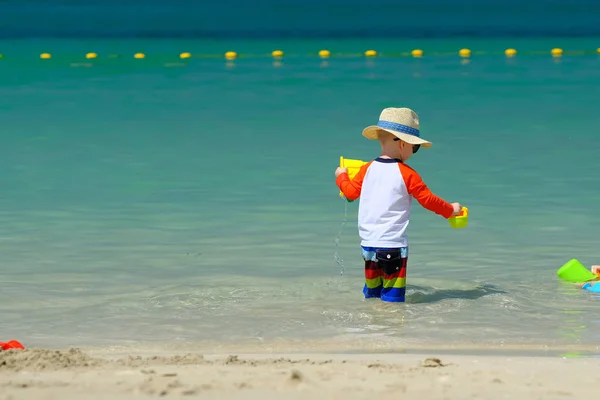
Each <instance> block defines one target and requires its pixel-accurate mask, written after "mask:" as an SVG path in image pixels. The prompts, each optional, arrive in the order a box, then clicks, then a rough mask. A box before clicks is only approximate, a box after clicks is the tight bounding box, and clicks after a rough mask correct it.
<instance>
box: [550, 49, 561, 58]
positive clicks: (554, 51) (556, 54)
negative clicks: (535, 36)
mask: <svg viewBox="0 0 600 400" xmlns="http://www.w3.org/2000/svg"><path fill="white" fill-rule="evenodd" d="M550 53H551V54H552V56H554V57H560V56H562V54H563V49H560V48H554V49H552V50H550Z"/></svg>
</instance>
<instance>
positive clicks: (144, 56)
mask: <svg viewBox="0 0 600 400" xmlns="http://www.w3.org/2000/svg"><path fill="white" fill-rule="evenodd" d="M133 58H138V59H142V58H146V55H145V54H144V53H135V54H134V55H133Z"/></svg>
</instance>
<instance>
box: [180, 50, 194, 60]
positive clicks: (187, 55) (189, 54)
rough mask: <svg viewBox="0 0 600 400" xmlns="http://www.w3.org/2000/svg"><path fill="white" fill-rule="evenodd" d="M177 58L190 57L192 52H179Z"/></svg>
mask: <svg viewBox="0 0 600 400" xmlns="http://www.w3.org/2000/svg"><path fill="white" fill-rule="evenodd" d="M179 58H181V59H186V58H192V54H191V53H188V52H185V53H181V54H180V55H179Z"/></svg>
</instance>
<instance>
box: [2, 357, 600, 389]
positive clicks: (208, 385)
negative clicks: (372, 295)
mask: <svg viewBox="0 0 600 400" xmlns="http://www.w3.org/2000/svg"><path fill="white" fill-rule="evenodd" d="M436 359H439V361H441V363H440V362H438V360H436ZM598 390H600V359H597V358H590V359H563V358H558V357H557V358H550V357H496V356H493V357H492V356H482V357H479V356H459V355H456V356H448V355H444V356H440V357H436V355H435V354H426V355H422V356H417V355H404V354H361V355H339V354H335V355H323V354H314V355H312V354H306V355H273V354H268V355H256V354H254V355H251V354H248V355H241V354H240V355H237V356H235V355H210V356H206V357H204V356H202V355H195V354H188V355H181V356H165V357H162V356H161V357H159V356H149V357H141V356H128V357H124V358H112V359H110V358H107V357H90V356H88V355H87V354H86V353H83V352H81V351H79V350H65V351H55V350H37V349H34V350H26V351H22V350H21V351H18V350H17V351H16V350H11V351H8V352H0V400H8V399H32V400H33V399H36V400H37V399H61V400H71V399H73V400H75V399H104V398H109V399H126V398H139V399H142V398H156V397H175V398H177V397H179V398H202V399H249V400H252V399H311V400H325V399H340V400H341V399H344V400H345V399H370V400H371V399H373V398H390V399H393V398H397V399H418V400H435V399H488V400H495V399H511V400H516V399H545V400H546V399H569V398H573V399H575V398H577V399H585V398H588V399H593V398H597V396H598V393H599V392H598ZM380 396H386V397H380ZM387 396H390V397H387Z"/></svg>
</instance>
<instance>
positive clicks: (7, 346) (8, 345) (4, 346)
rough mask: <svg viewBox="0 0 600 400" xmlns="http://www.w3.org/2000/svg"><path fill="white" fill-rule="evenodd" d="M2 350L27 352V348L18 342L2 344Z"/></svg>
mask: <svg viewBox="0 0 600 400" xmlns="http://www.w3.org/2000/svg"><path fill="white" fill-rule="evenodd" d="M0 348H1V349H2V350H10V349H19V350H25V347H24V346H23V345H22V344H21V343H19V342H17V341H16V340H11V341H10V342H6V343H4V342H0Z"/></svg>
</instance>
